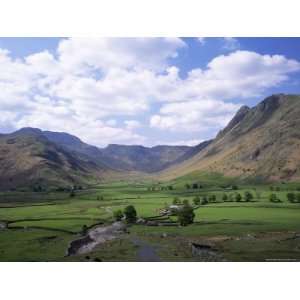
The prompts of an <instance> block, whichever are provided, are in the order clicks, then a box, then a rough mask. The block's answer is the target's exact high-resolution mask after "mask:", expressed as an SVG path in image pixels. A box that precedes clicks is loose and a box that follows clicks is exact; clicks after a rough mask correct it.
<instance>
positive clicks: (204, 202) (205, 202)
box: [201, 196, 208, 205]
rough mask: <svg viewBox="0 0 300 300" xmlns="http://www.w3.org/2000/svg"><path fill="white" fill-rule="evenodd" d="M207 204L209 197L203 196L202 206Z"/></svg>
mask: <svg viewBox="0 0 300 300" xmlns="http://www.w3.org/2000/svg"><path fill="white" fill-rule="evenodd" d="M206 204H208V201H207V197H206V196H203V198H202V201H201V205H206Z"/></svg>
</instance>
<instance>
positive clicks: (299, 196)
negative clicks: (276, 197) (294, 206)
mask: <svg viewBox="0 0 300 300" xmlns="http://www.w3.org/2000/svg"><path fill="white" fill-rule="evenodd" d="M296 201H297V202H300V193H298V194H297V195H296Z"/></svg>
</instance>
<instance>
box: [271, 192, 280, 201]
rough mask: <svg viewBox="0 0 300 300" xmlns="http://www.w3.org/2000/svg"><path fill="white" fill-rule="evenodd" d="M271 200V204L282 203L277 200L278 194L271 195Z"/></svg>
mask: <svg viewBox="0 0 300 300" xmlns="http://www.w3.org/2000/svg"><path fill="white" fill-rule="evenodd" d="M269 200H270V201H271V202H281V201H280V199H278V198H277V196H276V194H270V196H269Z"/></svg>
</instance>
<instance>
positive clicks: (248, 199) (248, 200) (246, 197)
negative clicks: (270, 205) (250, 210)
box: [244, 191, 253, 202]
mask: <svg viewBox="0 0 300 300" xmlns="http://www.w3.org/2000/svg"><path fill="white" fill-rule="evenodd" d="M244 197H245V201H246V202H250V201H251V200H252V199H253V195H252V194H251V193H250V192H248V191H247V192H245V195H244Z"/></svg>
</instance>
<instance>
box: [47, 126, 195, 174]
mask: <svg viewBox="0 0 300 300" xmlns="http://www.w3.org/2000/svg"><path fill="white" fill-rule="evenodd" d="M43 134H44V135H45V136H46V137H47V138H48V139H49V140H50V141H52V142H54V143H56V144H57V145H59V146H61V147H63V148H64V149H66V150H68V151H71V152H72V153H76V154H80V155H83V156H85V157H86V158H89V159H92V160H93V161H94V162H97V163H98V164H99V163H100V164H104V165H105V166H107V167H110V168H113V169H116V170H120V171H140V172H146V173H151V172H156V171H160V170H162V169H164V168H166V167H167V166H170V165H171V164H172V163H173V162H175V161H177V160H178V159H180V158H181V157H182V156H185V157H188V158H189V157H191V155H193V154H194V153H193V152H191V150H193V149H194V147H189V146H155V147H151V148H150V147H144V146H139V145H133V146H127V145H117V144H111V145H108V146H107V147H105V148H98V147H95V146H91V145H88V144H86V143H84V142H82V141H81V140H80V139H79V138H77V137H75V136H73V135H70V134H68V133H63V132H51V131H43ZM189 153H190V154H189Z"/></svg>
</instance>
